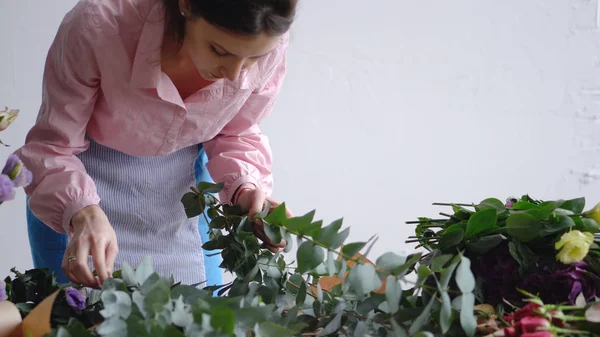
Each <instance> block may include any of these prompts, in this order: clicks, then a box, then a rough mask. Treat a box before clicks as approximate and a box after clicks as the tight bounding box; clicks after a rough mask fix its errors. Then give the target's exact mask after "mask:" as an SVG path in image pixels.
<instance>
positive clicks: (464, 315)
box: [460, 293, 477, 337]
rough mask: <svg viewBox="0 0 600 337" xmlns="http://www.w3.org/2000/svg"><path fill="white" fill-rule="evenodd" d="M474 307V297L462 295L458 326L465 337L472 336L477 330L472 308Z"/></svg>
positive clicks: (469, 294) (466, 294)
mask: <svg viewBox="0 0 600 337" xmlns="http://www.w3.org/2000/svg"><path fill="white" fill-rule="evenodd" d="M474 306H475V295H473V293H464V294H463V295H462V298H461V310H460V325H461V326H462V328H463V330H464V331H465V333H466V334H467V336H469V337H470V336H474V335H475V330H476V329H477V320H476V318H475V313H474V311H473V308H474Z"/></svg>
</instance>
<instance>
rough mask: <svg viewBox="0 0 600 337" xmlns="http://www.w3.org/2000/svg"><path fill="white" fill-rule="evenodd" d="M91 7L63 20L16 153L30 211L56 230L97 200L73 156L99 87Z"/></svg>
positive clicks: (82, 145)
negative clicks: (35, 109) (24, 171)
mask: <svg viewBox="0 0 600 337" xmlns="http://www.w3.org/2000/svg"><path fill="white" fill-rule="evenodd" d="M90 6H91V4H90V2H89V1H80V2H79V3H78V4H77V5H76V6H75V8H73V10H71V11H70V12H69V13H68V14H67V15H66V16H65V18H64V19H63V21H62V23H61V25H60V27H59V29H58V32H57V34H56V37H55V39H54V41H53V43H52V45H51V47H50V50H49V52H48V55H47V58H46V64H45V69H44V75H43V86H42V104H41V107H40V111H39V114H38V118H37V121H36V123H35V125H34V126H33V128H32V129H31V130H30V131H29V133H28V135H27V138H26V141H25V145H24V146H23V147H21V148H20V149H19V150H17V151H16V154H17V155H18V156H19V158H21V160H23V162H24V164H25V166H26V167H27V168H29V169H30V170H31V171H32V173H33V181H32V183H31V184H30V185H29V186H28V187H27V188H26V189H25V191H26V193H27V194H28V195H30V201H29V206H30V208H31V210H32V212H33V213H34V214H35V215H36V216H37V217H38V218H39V219H40V220H41V221H42V222H43V223H45V224H46V225H48V226H50V227H52V228H53V229H54V230H56V231H58V232H65V231H68V229H69V225H70V222H71V218H72V216H73V215H74V214H75V213H76V212H78V211H79V210H81V209H83V208H85V207H87V206H90V205H97V204H98V202H99V197H98V195H97V193H96V186H95V184H94V182H93V181H92V179H91V178H90V177H89V176H88V175H87V174H86V171H85V167H84V166H83V164H82V162H81V161H80V160H79V159H78V158H77V157H76V156H75V155H76V154H78V153H80V152H82V151H85V150H86V149H87V147H88V145H89V144H88V142H87V140H86V139H85V133H86V129H87V124H88V121H89V119H90V117H91V115H92V111H93V108H94V104H95V101H96V97H97V93H98V88H99V85H100V74H99V70H98V66H97V62H96V56H95V53H94V46H93V44H92V41H93V37H94V36H96V35H95V30H96V29H100V28H99V27H96V26H95V25H94V22H95V19H96V18H95V14H94V11H93V8H92V7H90Z"/></svg>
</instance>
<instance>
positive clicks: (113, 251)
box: [106, 240, 119, 277]
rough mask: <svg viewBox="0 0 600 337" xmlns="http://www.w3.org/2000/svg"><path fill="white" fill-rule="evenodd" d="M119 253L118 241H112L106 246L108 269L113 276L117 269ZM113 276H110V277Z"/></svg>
mask: <svg viewBox="0 0 600 337" xmlns="http://www.w3.org/2000/svg"><path fill="white" fill-rule="evenodd" d="M118 253H119V248H118V246H117V241H116V240H111V241H110V242H109V243H108V246H106V269H107V271H108V273H109V274H112V272H113V271H114V268H115V260H116V259H117V254H118ZM110 276H111V275H109V277H110Z"/></svg>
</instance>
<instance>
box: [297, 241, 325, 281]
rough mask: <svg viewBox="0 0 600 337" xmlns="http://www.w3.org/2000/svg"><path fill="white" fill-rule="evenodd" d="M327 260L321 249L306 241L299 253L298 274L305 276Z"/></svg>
mask: <svg viewBox="0 0 600 337" xmlns="http://www.w3.org/2000/svg"><path fill="white" fill-rule="evenodd" d="M323 259H325V253H324V252H323V249H322V248H321V247H317V246H315V244H314V243H312V242H310V241H306V242H304V243H302V244H301V245H300V247H299V248H298V252H297V260H298V268H296V272H297V273H300V274H303V273H306V272H308V271H310V270H313V269H314V268H316V267H317V266H318V265H319V264H321V263H322V262H323Z"/></svg>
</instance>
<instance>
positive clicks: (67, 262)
mask: <svg viewBox="0 0 600 337" xmlns="http://www.w3.org/2000/svg"><path fill="white" fill-rule="evenodd" d="M69 248H70V247H69ZM71 257H75V253H72V251H70V250H69V249H67V250H66V251H65V254H64V256H63V261H62V271H63V273H64V274H65V276H67V278H68V279H69V280H70V281H71V282H73V283H80V282H79V280H77V277H76V276H75V275H73V273H72V272H71V263H73V262H75V261H74V260H73V261H71Z"/></svg>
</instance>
